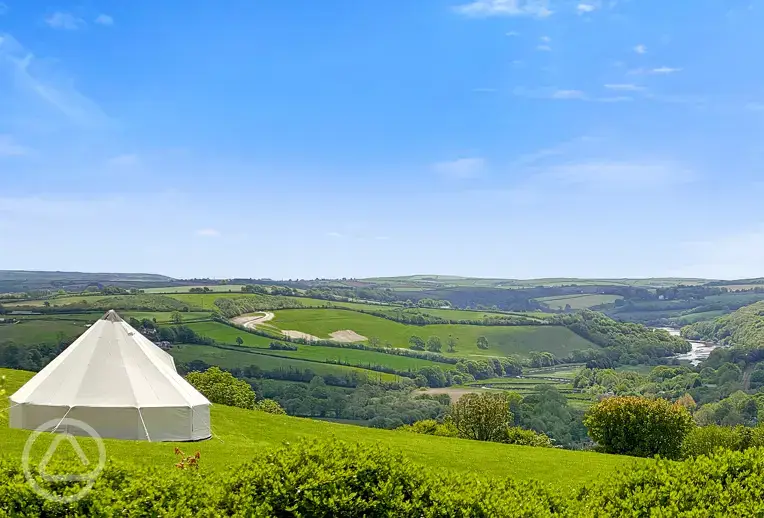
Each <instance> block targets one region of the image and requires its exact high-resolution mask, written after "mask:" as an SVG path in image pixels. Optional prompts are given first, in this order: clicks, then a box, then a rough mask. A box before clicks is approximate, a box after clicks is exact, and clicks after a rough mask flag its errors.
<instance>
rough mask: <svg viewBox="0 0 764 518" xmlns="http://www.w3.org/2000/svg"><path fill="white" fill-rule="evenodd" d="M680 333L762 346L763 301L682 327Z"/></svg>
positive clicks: (708, 339) (747, 345)
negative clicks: (706, 320) (709, 319)
mask: <svg viewBox="0 0 764 518" xmlns="http://www.w3.org/2000/svg"><path fill="white" fill-rule="evenodd" d="M682 335H683V336H684V337H686V338H689V339H691V340H705V341H710V342H718V343H721V344H724V345H733V346H742V347H750V348H764V301H761V302H757V303H755V304H751V305H750V306H744V307H742V308H740V309H738V310H737V311H735V312H734V313H731V314H729V315H725V316H722V317H719V318H716V319H714V320H711V321H708V322H697V323H695V324H692V325H689V326H687V327H684V328H683V329H682Z"/></svg>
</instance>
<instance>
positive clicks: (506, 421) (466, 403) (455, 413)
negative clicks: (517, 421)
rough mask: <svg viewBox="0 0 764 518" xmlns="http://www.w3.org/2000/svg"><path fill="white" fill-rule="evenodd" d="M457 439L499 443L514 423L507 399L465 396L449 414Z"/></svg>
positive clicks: (485, 394)
mask: <svg viewBox="0 0 764 518" xmlns="http://www.w3.org/2000/svg"><path fill="white" fill-rule="evenodd" d="M448 417H449V420H450V422H451V423H453V425H454V427H456V429H457V430H458V431H459V437H462V438H464V439H474V440H478V441H496V442H502V441H504V440H505V439H506V436H507V428H508V427H509V426H510V424H511V423H512V420H513V416H512V412H511V411H510V410H509V399H508V398H507V396H506V395H505V394H502V393H498V394H497V393H489V392H486V393H483V394H465V395H463V396H462V397H460V398H459V400H458V401H456V402H455V403H454V404H452V405H451V408H450V410H449V412H448Z"/></svg>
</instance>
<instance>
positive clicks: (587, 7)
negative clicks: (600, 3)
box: [576, 2, 597, 14]
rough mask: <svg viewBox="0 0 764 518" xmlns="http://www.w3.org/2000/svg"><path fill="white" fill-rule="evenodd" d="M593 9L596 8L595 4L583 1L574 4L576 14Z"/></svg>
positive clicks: (589, 11)
mask: <svg viewBox="0 0 764 518" xmlns="http://www.w3.org/2000/svg"><path fill="white" fill-rule="evenodd" d="M595 9H597V6H596V5H594V4H589V3H584V2H581V3H580V4H578V5H577V6H576V11H578V14H584V13H591V12H592V11H594V10H595Z"/></svg>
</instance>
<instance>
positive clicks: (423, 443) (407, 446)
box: [0, 369, 652, 490]
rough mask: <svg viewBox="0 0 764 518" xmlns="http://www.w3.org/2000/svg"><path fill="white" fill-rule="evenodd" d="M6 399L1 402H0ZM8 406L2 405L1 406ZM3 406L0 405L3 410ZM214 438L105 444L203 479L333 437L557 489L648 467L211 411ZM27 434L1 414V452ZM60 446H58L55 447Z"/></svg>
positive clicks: (132, 459) (116, 456)
mask: <svg viewBox="0 0 764 518" xmlns="http://www.w3.org/2000/svg"><path fill="white" fill-rule="evenodd" d="M0 374H4V375H6V376H7V379H8V388H9V393H12V392H13V391H15V390H16V389H18V388H19V387H20V386H21V385H22V384H23V383H24V382H25V381H26V380H27V379H29V378H30V377H31V376H32V373H27V372H23V371H10V370H7V369H0ZM2 399H5V398H2ZM6 403H7V402H6ZM7 406H8V405H7V404H6V405H5V406H4V407H7ZM211 417H212V431H213V438H212V439H209V440H207V441H201V442H196V443H150V442H142V441H118V440H112V439H107V440H105V441H104V443H105V448H106V455H107V459H111V460H118V461H120V462H125V463H134V464H136V465H140V466H144V467H145V466H152V467H155V468H157V469H160V470H162V469H167V470H174V469H177V468H175V466H174V465H175V463H176V462H177V459H176V456H175V454H174V448H175V447H179V448H180V449H181V450H183V451H184V452H185V453H186V454H189V453H191V454H193V453H194V452H196V451H199V452H200V454H201V463H200V466H201V467H200V469H201V470H202V471H203V472H207V473H219V472H222V471H228V470H231V469H233V468H235V466H237V465H239V464H241V463H243V462H245V461H247V460H249V459H252V458H254V457H257V456H261V455H262V454H263V453H264V452H266V451H268V450H269V449H272V448H274V447H276V446H279V445H281V444H282V443H284V442H295V441H299V440H300V439H314V438H321V439H327V438H334V439H338V440H343V441H349V442H354V443H356V442H357V443H361V444H369V445H381V446H384V447H389V448H391V449H394V450H397V451H400V452H402V453H404V454H405V455H407V456H409V457H410V458H411V459H412V460H413V461H415V462H418V463H420V464H422V465H423V466H428V467H430V468H434V469H438V470H446V471H450V472H454V473H464V474H466V473H478V474H481V475H483V476H496V477H506V476H510V477H514V478H516V479H520V480H527V479H536V480H539V481H541V482H544V483H548V484H551V485H553V486H556V487H558V488H561V489H571V490H572V489H574V488H576V487H580V486H581V485H583V484H584V483H587V482H591V481H594V480H597V479H603V478H606V477H608V475H610V474H611V473H613V472H615V471H616V470H617V469H619V468H625V467H628V466H631V465H632V464H635V463H648V462H652V461H650V460H645V459H634V458H631V457H623V456H617V455H604V454H600V453H593V452H575V451H567V450H560V449H556V448H531V447H526V446H511V445H504V444H496V443H487V442H478V441H467V440H462V439H450V438H445V437H433V436H426V435H417V434H413V433H406V432H396V431H388V430H377V429H373V428H363V427H359V426H352V425H343V424H335V423H327V422H321V421H317V420H311V419H301V418H296V417H288V416H275V415H270V414H265V413H261V412H256V411H251V410H242V409H238V408H231V407H224V406H221V405H213V407H212V413H211ZM29 435H30V432H29V431H26V430H16V429H10V428H8V426H7V413H5V412H4V413H3V414H2V415H0V452H2V453H0V454H2V455H4V456H6V457H8V458H11V459H15V460H17V461H18V462H21V454H22V451H23V449H24V444H25V442H26V440H27V438H28V437H29ZM52 438H53V436H52V434H51V435H48V434H43V435H41V436H40V437H39V438H38V439H37V441H36V442H35V443H34V447H33V449H32V451H33V455H32V459H33V460H32V462H31V463H30V465H31V466H33V467H34V466H36V465H37V462H36V461H37V459H41V458H42V456H43V455H44V454H45V453H46V452H47V450H48V447H49V446H50V444H51V442H50V441H52ZM62 444H63V443H62ZM78 444H80V445H81V447H82V448H83V450H84V451H85V453H86V455H87V456H88V458H89V459H97V450H96V448H95V445H94V444H93V443H92V442H89V441H87V440H85V439H81V438H78ZM75 455H76V454H75V453H74V450H73V449H71V448H69V449H64V448H61V449H59V450H56V454H55V456H54V459H56V460H58V459H59V458H61V457H66V456H71V458H72V459H75V458H76V457H75Z"/></svg>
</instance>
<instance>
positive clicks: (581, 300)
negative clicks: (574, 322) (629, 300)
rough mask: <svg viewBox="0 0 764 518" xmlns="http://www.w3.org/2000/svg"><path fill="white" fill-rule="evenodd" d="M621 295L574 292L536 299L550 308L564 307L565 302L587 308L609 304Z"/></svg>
mask: <svg viewBox="0 0 764 518" xmlns="http://www.w3.org/2000/svg"><path fill="white" fill-rule="evenodd" d="M622 298H623V297H622V296H620V295H597V294H576V295H561V296H557V297H540V298H538V299H536V300H538V301H539V302H543V303H544V304H546V305H547V306H549V307H550V308H552V309H565V305H566V304H570V307H571V308H572V309H574V310H576V309H587V308H591V307H594V306H599V305H600V304H611V303H613V302H615V301H616V300H620V299H622Z"/></svg>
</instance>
